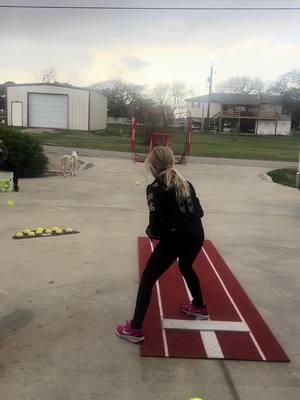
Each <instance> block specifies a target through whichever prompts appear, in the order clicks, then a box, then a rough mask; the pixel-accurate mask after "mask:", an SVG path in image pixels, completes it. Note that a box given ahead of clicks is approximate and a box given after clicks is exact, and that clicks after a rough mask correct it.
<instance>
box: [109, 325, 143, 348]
mask: <svg viewBox="0 0 300 400" xmlns="http://www.w3.org/2000/svg"><path fill="white" fill-rule="evenodd" d="M115 333H116V335H118V336H119V337H121V338H122V339H126V340H129V342H131V343H141V342H143V341H144V340H145V337H144V334H143V331H142V329H133V328H131V322H130V321H126V324H123V325H118V326H117V327H116V329H115Z"/></svg>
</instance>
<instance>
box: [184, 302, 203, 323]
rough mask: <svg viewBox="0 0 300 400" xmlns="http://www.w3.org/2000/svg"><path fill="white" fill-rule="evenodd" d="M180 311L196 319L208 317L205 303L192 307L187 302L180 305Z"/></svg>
mask: <svg viewBox="0 0 300 400" xmlns="http://www.w3.org/2000/svg"><path fill="white" fill-rule="evenodd" d="M181 311H182V312H183V313H184V314H186V315H188V316H190V317H195V318H196V319H202V320H206V319H208V317H209V314H208V308H207V305H204V306H203V307H199V308H198V307H194V306H193V304H192V303H189V304H186V305H184V306H182V307H181Z"/></svg>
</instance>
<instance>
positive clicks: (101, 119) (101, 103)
mask: <svg viewBox="0 0 300 400" xmlns="http://www.w3.org/2000/svg"><path fill="white" fill-rule="evenodd" d="M106 122H107V98H106V97H105V96H103V95H102V94H100V93H97V92H93V91H91V92H90V130H91V131H95V130H98V129H106Z"/></svg>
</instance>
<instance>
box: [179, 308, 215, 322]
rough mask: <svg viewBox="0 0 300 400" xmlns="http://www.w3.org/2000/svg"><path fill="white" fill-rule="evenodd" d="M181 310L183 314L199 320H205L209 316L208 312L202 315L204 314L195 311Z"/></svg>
mask: <svg viewBox="0 0 300 400" xmlns="http://www.w3.org/2000/svg"><path fill="white" fill-rule="evenodd" d="M181 312H182V313H183V314H185V315H188V316H189V317H194V318H196V319H199V320H201V321H206V320H207V319H208V318H209V315H208V314H206V315H204V314H197V313H193V312H191V311H183V310H181Z"/></svg>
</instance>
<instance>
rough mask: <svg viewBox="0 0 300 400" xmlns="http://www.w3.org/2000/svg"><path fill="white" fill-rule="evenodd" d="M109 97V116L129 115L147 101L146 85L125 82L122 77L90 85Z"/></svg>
mask: <svg viewBox="0 0 300 400" xmlns="http://www.w3.org/2000/svg"><path fill="white" fill-rule="evenodd" d="M90 87H91V88H92V89H97V90H99V91H100V92H101V93H102V94H103V95H104V96H106V97H107V102H108V116H110V117H129V116H131V115H132V114H135V113H136V112H138V110H139V108H140V107H141V104H143V103H145V101H146V97H145V96H144V90H145V86H144V85H136V84H134V83H128V82H124V81H122V80H121V79H117V80H108V81H104V82H98V83H95V84H93V85H91V86H90Z"/></svg>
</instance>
